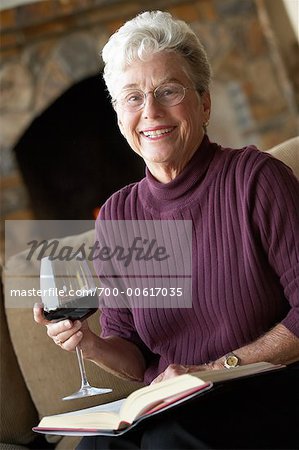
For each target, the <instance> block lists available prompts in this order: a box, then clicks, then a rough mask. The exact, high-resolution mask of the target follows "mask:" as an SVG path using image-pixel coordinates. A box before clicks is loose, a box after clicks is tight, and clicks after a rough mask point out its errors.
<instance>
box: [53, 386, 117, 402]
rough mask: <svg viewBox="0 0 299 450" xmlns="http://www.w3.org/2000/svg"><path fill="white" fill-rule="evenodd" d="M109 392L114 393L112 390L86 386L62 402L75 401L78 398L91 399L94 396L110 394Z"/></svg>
mask: <svg viewBox="0 0 299 450" xmlns="http://www.w3.org/2000/svg"><path fill="white" fill-rule="evenodd" d="M109 392H112V389H108V388H107V389H106V388H95V387H92V386H84V387H82V388H81V389H80V390H79V391H77V392H74V394H71V395H68V396H67V397H63V399H62V400H74V399H76V398H84V397H90V396H92V395H101V394H108V393H109Z"/></svg>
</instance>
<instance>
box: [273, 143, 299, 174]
mask: <svg viewBox="0 0 299 450" xmlns="http://www.w3.org/2000/svg"><path fill="white" fill-rule="evenodd" d="M268 152H269V153H271V155H273V156H275V158H277V159H280V160H281V161H283V162H284V163H285V164H286V165H287V166H289V167H290V168H291V169H292V170H293V172H294V174H295V175H296V177H297V178H299V136H296V137H293V138H291V139H288V140H287V141H285V142H282V143H281V144H279V145H276V146H275V147H273V148H271V149H270V150H268Z"/></svg>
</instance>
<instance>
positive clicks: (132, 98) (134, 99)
mask: <svg viewBox="0 0 299 450" xmlns="http://www.w3.org/2000/svg"><path fill="white" fill-rule="evenodd" d="M140 101H141V102H142V101H143V97H142V95H140V94H138V93H137V94H130V95H128V96H127V97H126V102H127V103H139V102H140Z"/></svg>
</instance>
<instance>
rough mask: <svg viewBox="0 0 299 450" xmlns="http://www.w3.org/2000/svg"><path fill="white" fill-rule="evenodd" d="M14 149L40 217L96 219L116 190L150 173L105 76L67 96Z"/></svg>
mask: <svg viewBox="0 0 299 450" xmlns="http://www.w3.org/2000/svg"><path fill="white" fill-rule="evenodd" d="M14 151H15V155H16V161H17V164H18V166H19V169H20V172H21V174H22V177H23V180H24V183H25V186H26V188H27V190H28V195H29V201H30V205H29V206H30V208H31V210H32V213H33V215H34V217H35V218H36V219H78V220H79V219H93V218H94V216H95V211H96V210H97V209H98V208H100V207H101V205H102V204H103V203H104V202H105V200H106V199H107V198H108V197H109V196H110V195H111V194H112V193H113V192H115V191H116V190H118V189H120V188H121V187H123V186H125V185H126V184H128V183H131V182H134V181H138V180H139V179H141V178H142V177H143V176H144V163H143V161H142V159H141V158H140V157H139V156H138V155H136V154H135V153H134V152H133V151H132V149H131V148H130V147H129V145H128V144H127V143H126V141H125V139H124V138H123V136H122V135H121V133H120V131H119V130H118V126H117V120H116V115H115V112H114V111H113V108H112V106H111V104H110V100H109V98H108V94H107V91H106V89H105V85H104V81H103V80H102V77H101V76H100V75H98V76H93V77H90V78H87V79H85V80H83V81H81V82H79V83H77V84H76V85H74V86H72V87H71V88H70V89H68V90H67V91H66V92H65V93H64V94H63V95H61V97H59V98H58V99H57V100H56V101H55V102H54V103H53V104H52V105H51V106H49V107H48V108H47V109H46V110H45V111H44V112H43V113H42V114H41V115H40V116H39V117H37V118H36V119H35V120H34V121H33V122H32V124H31V125H30V126H29V128H28V129H27V130H26V131H25V133H24V134H23V136H22V137H21V138H20V140H19V141H18V143H17V144H16V146H15V147H14Z"/></svg>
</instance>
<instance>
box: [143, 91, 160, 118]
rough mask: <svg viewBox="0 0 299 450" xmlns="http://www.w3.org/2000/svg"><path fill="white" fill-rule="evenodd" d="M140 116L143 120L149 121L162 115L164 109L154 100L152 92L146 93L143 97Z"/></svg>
mask: <svg viewBox="0 0 299 450" xmlns="http://www.w3.org/2000/svg"><path fill="white" fill-rule="evenodd" d="M142 115H143V117H144V118H149V119H152V118H155V117H161V116H163V115H164V107H163V105H161V103H159V102H158V100H156V98H155V96H154V94H153V92H148V93H147V95H146V97H145V102H144V106H143V110H142Z"/></svg>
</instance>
